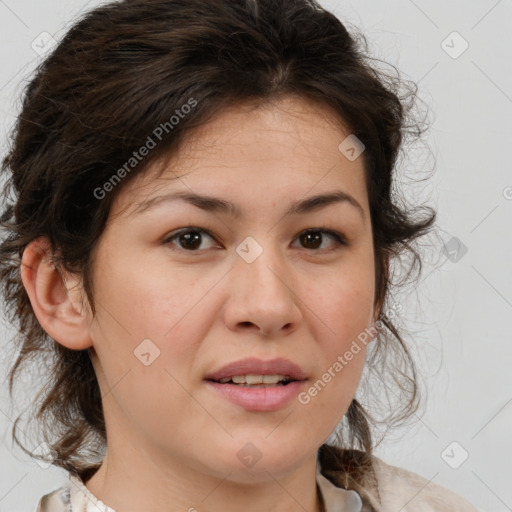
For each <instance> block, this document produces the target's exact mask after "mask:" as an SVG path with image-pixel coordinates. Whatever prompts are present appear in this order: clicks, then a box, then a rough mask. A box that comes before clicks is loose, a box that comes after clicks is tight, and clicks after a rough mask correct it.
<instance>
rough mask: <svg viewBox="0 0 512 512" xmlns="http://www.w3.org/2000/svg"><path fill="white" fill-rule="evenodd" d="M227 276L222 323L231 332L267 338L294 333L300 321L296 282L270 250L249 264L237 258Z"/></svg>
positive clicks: (289, 270)
mask: <svg viewBox="0 0 512 512" xmlns="http://www.w3.org/2000/svg"><path fill="white" fill-rule="evenodd" d="M229 275H230V279H231V282H230V287H231V289H230V297H229V301H228V303H227V306H226V309H225V322H226V324H227V326H228V327H229V329H230V330H232V331H235V332H238V333H241V332H244V331H247V330H253V331H255V332H259V333H260V334H262V335H264V336H268V337H272V336H283V335H286V334H289V333H291V332H293V331H295V330H296V329H297V327H298V326H299V323H300V321H301V319H302V312H301V309H300V308H299V304H300V303H301V302H302V301H301V300H300V298H299V296H298V291H299V290H298V289H297V284H296V279H294V277H293V275H297V274H293V273H292V271H291V269H290V268H286V265H285V264H284V263H283V261H282V258H280V257H279V255H277V254H275V253H271V251H270V250H264V251H263V253H262V254H261V255H260V256H259V257H258V258H257V259H256V260H255V261H253V262H252V263H247V262H246V261H244V260H243V259H242V258H238V259H237V260H236V261H235V263H234V268H233V270H232V271H231V272H230V273H229Z"/></svg>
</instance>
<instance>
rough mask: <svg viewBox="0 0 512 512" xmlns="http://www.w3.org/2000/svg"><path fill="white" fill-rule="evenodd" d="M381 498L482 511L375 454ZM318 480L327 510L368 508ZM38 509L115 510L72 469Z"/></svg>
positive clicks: (379, 511) (412, 506) (387, 510)
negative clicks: (96, 494) (66, 479)
mask: <svg viewBox="0 0 512 512" xmlns="http://www.w3.org/2000/svg"><path fill="white" fill-rule="evenodd" d="M374 461H375V471H376V476H377V482H378V487H379V494H380V499H381V502H380V503H379V502H378V501H377V500H376V499H375V500H374V499H373V498H369V500H370V502H371V505H372V506H373V507H374V509H375V510H376V512H398V511H400V512H479V511H478V509H476V508H475V507H474V506H473V505H471V504H470V503H468V502H467V501H466V500H465V499H463V498H461V497H460V496H458V495H457V494H455V493H453V492H452V491H449V490H448V489H445V488H444V487H441V486H440V485H437V484H435V483H433V482H429V481H428V480H426V479H425V478H423V477H421V476H419V475H417V474H415V473H412V472H410V471H407V470H405V469H402V468H398V467H395V466H391V465H389V464H386V463H385V462H383V461H382V460H380V459H378V458H377V457H374ZM316 480H317V484H318V489H319V491H320V495H321V497H322V499H323V501H324V505H325V512H366V511H368V510H370V509H369V508H368V504H363V502H362V500H361V497H360V495H359V494H358V493H357V492H356V491H347V490H345V489H341V488H340V487H337V486H335V485H334V484H333V483H332V482H331V481H330V480H328V479H327V478H325V477H324V476H323V475H322V474H321V473H320V472H319V471H317V474H316ZM36 512H116V511H115V510H114V509H112V508H110V507H108V506H107V505H106V504H104V503H103V502H102V501H101V500H99V499H98V498H96V497H95V496H94V495H93V494H92V493H91V491H89V489H87V487H86V486H85V485H84V483H83V482H82V481H81V480H80V479H79V478H77V477H76V476H74V475H72V474H71V473H69V484H67V485H65V486H62V487H60V488H59V489H57V490H55V491H53V492H51V493H49V494H46V495H45V496H43V497H42V498H41V499H40V501H39V504H38V506H37V510H36Z"/></svg>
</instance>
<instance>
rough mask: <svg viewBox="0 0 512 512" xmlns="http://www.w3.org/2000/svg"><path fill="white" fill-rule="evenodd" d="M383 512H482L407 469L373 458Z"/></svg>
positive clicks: (459, 497)
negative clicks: (399, 511)
mask: <svg viewBox="0 0 512 512" xmlns="http://www.w3.org/2000/svg"><path fill="white" fill-rule="evenodd" d="M372 460H373V463H374V469H375V476H376V479H377V484H378V492H379V497H380V503H381V509H382V512H388V511H396V510H401V511H402V512H478V509H477V508H475V507H474V506H473V505H471V504H470V503H469V502H468V501H466V500H465V499H464V498H462V497H461V496H459V495H458V494H456V493H454V492H453V491H450V490H449V489H446V488H445V487H442V486H441V485H439V484H436V483H434V482H431V481H430V480H427V479H426V478H424V477H422V476H420V475H418V474H416V473H413V472H412V471H408V470H406V469H404V468H400V467H397V466H392V465H390V464H387V463H386V462H384V461H383V460H381V459H379V458H378V457H375V456H374V457H372Z"/></svg>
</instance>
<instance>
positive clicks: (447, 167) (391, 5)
mask: <svg viewBox="0 0 512 512" xmlns="http://www.w3.org/2000/svg"><path fill="white" fill-rule="evenodd" d="M99 3H100V2H98V1H96V0H93V1H90V2H84V1H78V0H38V1H37V2H36V1H29V0H16V1H15V0H6V1H1V0H0V42H1V44H0V57H1V63H2V66H1V67H0V109H1V113H2V115H1V121H2V122H1V127H0V129H1V131H0V141H1V144H2V153H3V152H4V151H5V141H6V137H7V131H8V129H9V128H10V127H11V125H12V122H13V120H14V117H13V116H14V115H15V114H16V112H17V110H18V105H19V91H20V88H21V86H22V85H23V81H24V80H26V79H27V77H28V76H29V75H30V72H31V70H32V69H33V68H34V67H35V65H36V64H37V63H38V62H39V61H40V57H39V56H38V54H37V53H36V52H35V51H34V50H33V49H32V47H31V45H32V44H33V41H34V40H35V41H36V43H35V44H37V42H38V41H41V39H40V37H39V35H40V34H41V33H42V32H48V33H49V34H52V35H53V36H54V37H55V39H57V40H58V39H60V37H62V35H63V34H64V32H65V30H66V28H67V27H68V26H69V23H70V21H71V20H73V19H74V18H75V16H76V15H77V14H78V13H80V12H81V11H83V10H84V9H86V8H91V7H93V6H95V5H98V4H99ZM321 3H322V5H324V6H325V7H327V8H328V9H330V10H332V11H334V12H335V13H336V15H338V16H339V17H340V18H341V19H342V20H343V21H347V22H350V23H351V24H353V25H355V26H357V27H360V28H362V29H363V32H364V33H365V34H366V35H367V38H368V41H369V42H370V47H371V51H372V52H373V55H374V56H377V57H380V58H382V59H384V60H385V61H387V62H390V63H392V64H395V65H396V66H397V67H398V68H399V69H400V70H401V72H402V74H403V76H404V77H405V78H408V79H411V80H413V81H415V82H417V83H419V87H420V96H421V98H422V99H423V100H424V101H425V102H426V103H427V104H428V105H429V106H430V108H431V111H432V114H431V121H432V126H431V131H430V133H429V135H428V137H427V142H428V143H429V144H430V147H431V150H432V152H433V154H434V155H435V162H432V158H431V159H430V160H429V159H428V155H427V156H425V155H423V156H422V157H421V158H419V159H418V160H417V161H414V159H413V162H412V164H411V163H409V166H411V165H412V166H414V168H417V169H418V172H420V171H422V169H423V170H426V171H428V170H429V169H431V168H432V167H433V166H435V174H434V177H433V178H432V180H431V185H430V188H429V189H428V190H429V192H428V198H429V199H430V201H431V202H432V203H433V205H434V206H435V207H436V208H437V209H438V211H439V217H438V224H439V233H440V237H441V239H440V240H439V241H438V242H437V245H436V244H434V245H433V247H432V249H433V253H434V254H435V255H437V256H438V257H437V260H435V258H434V260H435V261H436V263H435V264H432V265H430V266H429V265H428V264H427V265H426V267H425V271H424V277H423V280H422V281H421V282H420V285H419V286H418V287H417V288H416V290H414V293H410V294H409V295H407V296H403V297H402V299H400V300H401V304H402V305H403V309H402V313H403V314H404V316H405V317H406V318H408V322H409V323H408V326H409V327H410V329H411V331H413V335H412V336H410V337H409V339H408V341H409V343H410V344H412V345H413V346H414V347H415V354H416V357H417V360H418V364H419V365H420V367H421V369H422V372H423V381H424V383H425V385H426V388H427V389H428V401H427V402H426V406H425V407H424V412H423V413H422V414H419V415H418V416H417V417H416V418H415V422H414V423H412V424H410V425H409V426H408V427H407V428H403V429H401V430H399V431H397V432H395V433H394V434H393V435H392V436H390V438H389V440H388V441H386V442H384V443H383V444H382V445H381V446H379V448H378V450H377V455H378V456H380V457H381V458H383V459H384V460H385V461H387V462H388V463H391V464H394V465H398V466H402V467H405V468H407V469H409V470H412V471H415V472H417V473H419V474H421V475H423V476H424V477H425V478H427V479H429V480H430V479H432V481H433V482H436V483H439V484H441V485H443V486H445V487H448V488H450V489H452V490H454V491H456V492H457V493H459V494H461V495H463V496H464V497H466V498H467V499H468V500H470V501H471V502H473V503H474V504H475V505H476V506H477V507H479V508H480V509H481V510H486V511H492V512H505V511H507V510H512V486H511V485H510V483H511V472H510V470H509V467H510V466H509V461H510V458H511V455H512V440H511V438H512V436H511V434H512V372H511V371H510V363H511V361H512V336H511V334H510V328H509V325H508V321H509V319H510V318H512V272H511V267H510V261H511V257H510V256H511V254H512V242H511V236H510V235H511V229H510V219H511V216H512V173H511V165H510V157H509V150H510V147H511V145H512V123H511V122H510V118H511V115H512V72H511V62H512V36H511V32H512V4H511V3H510V2H508V1H506V0H500V1H496V0H472V1H471V2H468V1H462V0H457V1H453V2H446V1H444V0H430V1H429V2H427V1H425V0H416V1H415V2H413V1H412V0H387V1H386V2H382V1H378V0H364V1H360V2H341V1H340V2H335V1H327V0H324V1H322V2H321ZM454 31H456V32H458V33H459V34H460V36H457V35H453V34H452V33H453V32H454ZM447 38H448V39H447ZM461 38H463V39H461ZM445 40H446V43H445V44H444V45H443V46H445V47H447V48H446V49H447V50H448V52H451V54H452V55H449V54H448V53H447V52H446V51H445V49H443V46H442V42H443V41H445ZM464 40H465V41H466V42H467V44H469V47H468V48H467V50H466V51H465V52H464V53H462V54H461V55H460V56H457V54H458V53H459V52H460V50H461V49H463V47H464V44H465V43H464ZM39 44H42V43H39ZM454 57H457V58H454ZM412 175H413V176H414V173H412ZM425 186H426V185H425ZM426 187H427V188H428V186H426ZM453 237H456V238H457V239H459V240H460V241H461V242H462V243H463V244H464V246H466V247H467V249H468V250H467V253H466V254H464V255H463V256H462V258H460V259H459V260H458V261H452V260H456V259H457V255H453V254H452V255H451V256H449V257H448V256H447V255H446V254H445V253H444V252H443V242H448V241H449V240H451V239H452V238H453ZM452 243H453V242H452ZM460 254H462V253H459V257H460ZM434 260H432V261H434ZM8 332H9V331H8V330H7V328H6V327H5V326H4V328H3V330H2V331H1V334H2V336H1V338H0V347H1V346H2V345H3V344H5V342H6V340H7V333H8ZM1 359H2V358H1V357H0V361H1ZM4 368H5V361H3V362H2V366H0V372H1V373H0V375H1V376H2V377H4V376H5V370H4ZM0 387H1V394H0V434H1V443H0V512H12V511H17V512H20V511H33V510H35V506H36V503H37V501H38V499H39V497H40V496H41V495H42V494H45V493H47V492H50V491H51V490H53V489H55V488H56V487H58V486H59V485H61V484H62V483H63V482H65V480H66V476H65V474H64V472H62V471H60V470H57V469H55V468H48V469H43V468H41V467H40V466H38V465H37V464H36V463H35V462H31V461H30V460H29V459H28V458H27V457H26V456H25V455H23V454H22V453H21V452H20V451H19V450H13V448H12V447H11V443H10V428H11V426H12V421H11V418H13V417H14V415H13V410H12V408H10V407H9V403H8V401H7V393H6V384H5V383H4V382H3V383H2V385H1V386H0ZM507 434H508V435H507ZM454 441H455V442H457V443H458V444H457V445H455V446H454V447H453V446H451V447H450V448H449V449H448V450H447V451H445V449H446V448H447V447H448V446H449V445H450V444H451V443H452V442H454ZM463 450H464V451H463ZM465 452H467V453H468V454H469V458H468V459H467V460H466V461H465V462H464V463H463V464H462V465H460V467H458V469H453V468H452V467H450V465H449V464H448V463H447V461H448V462H450V463H451V465H452V466H454V465H457V463H458V462H459V461H460V460H461V457H462V456H463V455H464V453H465ZM442 454H444V456H443V455H442ZM397 512H398V511H397Z"/></svg>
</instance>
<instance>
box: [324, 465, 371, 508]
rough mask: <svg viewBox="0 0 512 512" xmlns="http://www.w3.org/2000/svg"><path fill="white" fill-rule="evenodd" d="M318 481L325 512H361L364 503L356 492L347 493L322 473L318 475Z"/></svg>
mask: <svg viewBox="0 0 512 512" xmlns="http://www.w3.org/2000/svg"><path fill="white" fill-rule="evenodd" d="M316 481H317V484H318V487H319V489H320V493H321V495H322V498H323V500H324V508H325V512H361V511H362V509H363V502H362V500H361V497H360V496H359V494H358V493H357V492H356V491H347V490H346V489H342V488H341V487H337V486H336V485H334V484H333V483H332V482H331V481H330V480H328V479H327V478H325V476H324V475H322V473H320V471H317V473H316Z"/></svg>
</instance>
